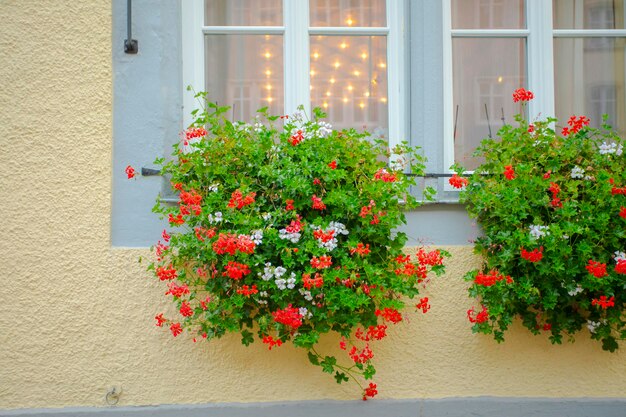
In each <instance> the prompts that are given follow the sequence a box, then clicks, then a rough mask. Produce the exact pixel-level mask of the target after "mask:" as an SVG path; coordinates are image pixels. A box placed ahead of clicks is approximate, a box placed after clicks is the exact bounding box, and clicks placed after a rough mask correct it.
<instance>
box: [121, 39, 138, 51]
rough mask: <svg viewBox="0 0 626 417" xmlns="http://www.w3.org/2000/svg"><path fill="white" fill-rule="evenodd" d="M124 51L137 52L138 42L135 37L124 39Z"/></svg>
mask: <svg viewBox="0 0 626 417" xmlns="http://www.w3.org/2000/svg"><path fill="white" fill-rule="evenodd" d="M124 52H126V53H127V54H136V53H137V52H139V42H137V40H136V39H124Z"/></svg>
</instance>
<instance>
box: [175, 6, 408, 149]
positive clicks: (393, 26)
mask: <svg viewBox="0 0 626 417" xmlns="http://www.w3.org/2000/svg"><path fill="white" fill-rule="evenodd" d="M405 1H406V0H387V1H386V14H387V25H386V26H383V27H352V26H348V27H310V26H309V0H283V26H205V25H204V1H203V0H185V1H183V2H182V19H183V24H182V28H183V33H182V42H183V44H182V49H183V89H184V90H186V87H187V86H188V85H192V86H193V87H194V89H195V90H196V91H204V90H205V79H204V77H205V75H204V74H205V72H204V71H205V70H204V62H205V61H204V35H206V34H247V35H250V34H257V35H282V36H283V37H284V38H283V40H284V41H283V45H284V50H283V62H284V77H285V80H284V83H285V85H284V105H285V109H284V112H285V114H291V113H293V112H294V111H295V110H296V109H297V108H298V106H300V105H302V106H304V110H305V111H306V112H307V114H311V113H310V111H311V96H310V89H309V85H310V74H309V71H310V62H309V59H310V51H309V50H310V41H309V39H310V38H309V37H310V36H312V35H331V36H332V35H335V36H341V35H343V36H355V35H361V36H368V35H383V36H386V37H387V77H388V79H387V89H388V92H387V99H388V100H387V103H388V121H389V122H388V123H389V146H390V147H393V146H394V145H396V144H399V143H400V142H401V141H402V140H404V139H405V136H406V131H405V128H404V127H405V117H406V100H407V98H406V94H405V89H404V88H403V87H404V86H405V81H404V80H405V74H404V72H405V71H404V68H405V62H404V61H405V59H404V49H403V45H405V39H406V37H407V34H406V28H405V27H404V6H405V4H404V2H405ZM196 107H197V103H196V102H195V99H194V98H193V95H192V94H189V93H186V92H185V94H184V98H183V114H184V116H183V117H184V122H185V125H186V126H187V125H189V123H191V117H190V112H191V110H193V109H194V108H196ZM331 123H332V120H331Z"/></svg>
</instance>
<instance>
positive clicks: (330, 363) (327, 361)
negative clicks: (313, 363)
mask: <svg viewBox="0 0 626 417" xmlns="http://www.w3.org/2000/svg"><path fill="white" fill-rule="evenodd" d="M320 365H321V366H322V371H324V372H326V373H329V374H332V373H333V372H334V371H335V365H337V359H335V357H334V356H326V357H324V360H323V361H322V362H321V363H320Z"/></svg>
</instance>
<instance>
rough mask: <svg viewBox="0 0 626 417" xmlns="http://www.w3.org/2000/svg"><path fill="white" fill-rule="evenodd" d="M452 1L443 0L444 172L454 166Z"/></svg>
mask: <svg viewBox="0 0 626 417" xmlns="http://www.w3.org/2000/svg"><path fill="white" fill-rule="evenodd" d="M451 1H452V0H442V9H443V10H442V11H443V31H442V32H443V72H444V73H443V80H444V82H443V170H444V171H447V170H448V168H449V167H451V166H452V165H453V164H454V116H455V111H454V109H453V103H454V92H453V70H452V4H451Z"/></svg>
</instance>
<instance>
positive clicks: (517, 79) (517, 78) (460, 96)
mask: <svg viewBox="0 0 626 417" xmlns="http://www.w3.org/2000/svg"><path fill="white" fill-rule="evenodd" d="M452 53H453V74H454V75H453V76H454V82H453V90H454V104H453V106H454V107H453V109H452V111H453V114H454V132H455V136H454V157H455V161H456V162H458V163H460V164H461V165H463V166H464V167H465V168H466V169H469V170H473V169H475V168H476V167H477V166H478V165H479V164H480V163H481V162H482V161H481V160H480V159H478V158H474V157H472V153H473V152H474V149H476V147H477V146H478V145H479V144H480V142H481V140H482V139H484V138H486V137H488V136H489V134H490V133H491V135H492V136H493V137H495V136H496V133H497V132H498V130H499V129H500V128H501V127H502V125H503V124H504V123H505V122H506V123H513V116H514V115H515V114H516V113H519V111H520V107H519V105H517V104H515V103H513V99H512V94H513V91H514V90H515V89H517V88H520V87H525V86H526V41H525V40H524V39H517V38H510V39H503V38H499V39H498V38H483V39H477V38H456V39H453V40H452Z"/></svg>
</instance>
